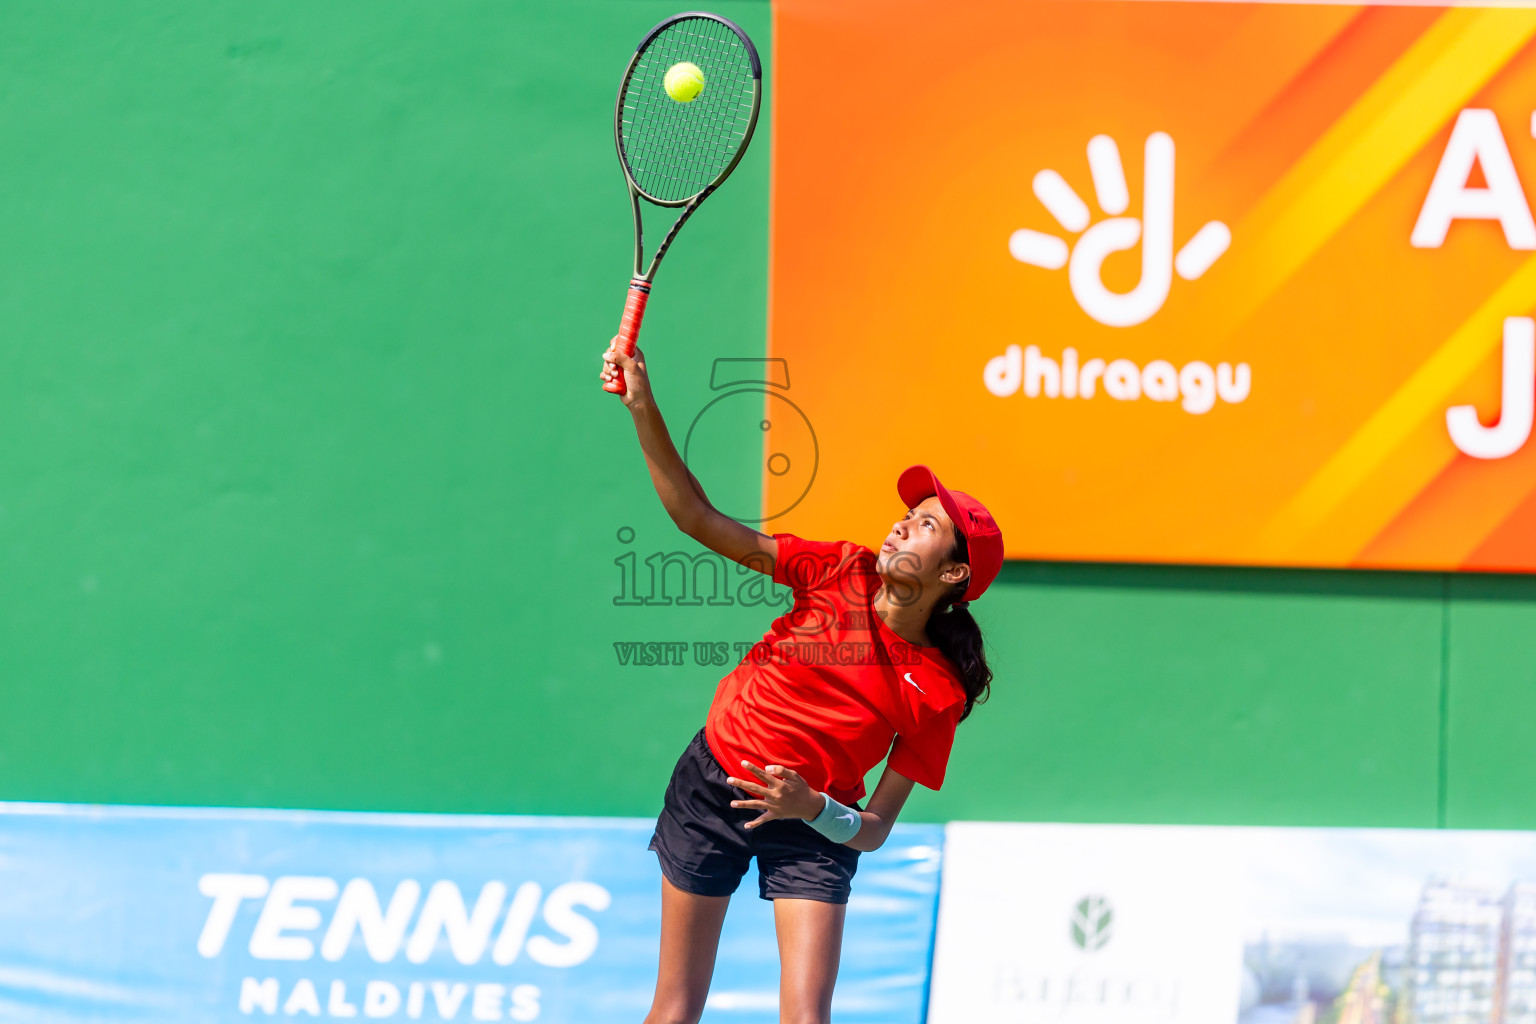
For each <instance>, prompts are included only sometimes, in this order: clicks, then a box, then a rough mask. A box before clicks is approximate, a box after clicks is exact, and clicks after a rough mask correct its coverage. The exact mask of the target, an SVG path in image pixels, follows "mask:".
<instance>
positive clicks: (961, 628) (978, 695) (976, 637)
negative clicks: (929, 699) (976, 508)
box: [928, 529, 992, 722]
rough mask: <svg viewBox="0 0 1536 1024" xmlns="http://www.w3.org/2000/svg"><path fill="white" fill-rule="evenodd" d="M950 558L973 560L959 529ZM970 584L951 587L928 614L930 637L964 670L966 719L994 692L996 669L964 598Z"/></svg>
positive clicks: (961, 682)
mask: <svg viewBox="0 0 1536 1024" xmlns="http://www.w3.org/2000/svg"><path fill="white" fill-rule="evenodd" d="M949 557H950V560H951V561H954V562H964V563H966V564H969V563H970V560H971V559H970V554H969V553H968V551H967V550H966V544H965V535H964V534H962V533H961V532H960V531H959V529H956V530H955V546H954V547H953V548H952V549H950V552H949ZM970 585H971V580H970V577H969V576H967V577H966V578H965V579H963V580H961V581H960V582H959V583H956V584H955V585H954V586H953V587H950V588H949V590H948V591H947V592H946V593H945V594H944V596H943V597H941V598H939V603H938V604H936V605H934V606H933V613H932V614H931V615H929V616H928V636H929V638H930V639H932V640H933V642H934V643H935V644H936V645H937V646H938V648H939V650H940V651H941V652H943V654H944V657H946V658H948V659H949V660H950V661H951V662H953V663H954V666H955V667H956V668H957V669H959V670H960V684H961V686H963V687H964V688H965V710H964V711H962V712H961V713H960V721H962V722H963V721H965V720H966V718H967V717H969V716H970V713H971V709H972V708H974V707H975V706H976V705H977V704H985V703H986V701H987V697H988V696H990V695H991V693H992V669H991V668H990V667H989V666H988V665H987V652H986V650H985V647H984V641H983V638H982V635H981V627H980V626H978V625H977V624H976V620H975V619H974V618H973V617H972V616H971V609H970V602H969V601H965V600H962V598H964V597H965V591H966V588H967V587H969V586H970Z"/></svg>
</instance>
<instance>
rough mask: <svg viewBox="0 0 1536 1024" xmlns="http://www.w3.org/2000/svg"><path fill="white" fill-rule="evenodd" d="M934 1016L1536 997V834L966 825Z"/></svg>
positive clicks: (1119, 1019) (1519, 1011)
mask: <svg viewBox="0 0 1536 1024" xmlns="http://www.w3.org/2000/svg"><path fill="white" fill-rule="evenodd" d="M944 856H945V866H944V887H943V888H944V893H943V899H942V902H941V907H940V915H939V933H938V940H937V945H936V947H935V954H934V964H933V1000H932V1006H931V1011H930V1014H929V1018H928V1022H929V1024H1004V1022H1006V1024H1031V1022H1037V1021H1038V1022H1045V1021H1051V1022H1055V1024H1165V1022H1166V1024H1175V1022H1176V1024H1313V1022H1329V1021H1332V1022H1335V1024H1387V1022H1400V1024H1427V1022H1431V1021H1447V1020H1458V1021H1465V1022H1468V1024H1494V1022H1498V1021H1505V1022H1508V1021H1516V1020H1527V1019H1530V1015H1531V1013H1532V1012H1533V1010H1536V833H1530V832H1453V831H1442V830H1429V829H1425V830H1417V829H1325V828H1315V829H1313V828H1291V829H1285V828H1219V827H1205V828H1194V827H1161V826H1124V825H1014V824H981V823H956V824H952V825H951V826H950V827H949V830H948V833H947V843H946V847H945V855H944Z"/></svg>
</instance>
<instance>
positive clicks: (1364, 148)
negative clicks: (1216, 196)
mask: <svg viewBox="0 0 1536 1024" xmlns="http://www.w3.org/2000/svg"><path fill="white" fill-rule="evenodd" d="M1533 34H1536V10H1525V9H1494V10H1489V9H1482V10H1477V9H1466V8H1462V9H1455V10H1450V11H1447V12H1446V13H1445V14H1443V15H1441V17H1440V18H1439V19H1437V20H1436V21H1435V23H1434V25H1432V26H1431V27H1430V28H1429V30H1428V31H1427V32H1425V33H1424V35H1423V36H1421V37H1420V38H1419V40H1418V41H1417V42H1415V43H1414V45H1413V46H1412V47H1411V48H1409V50H1408V51H1407V52H1406V53H1404V54H1403V56H1402V57H1400V58H1399V59H1398V60H1397V61H1396V62H1395V63H1394V64H1393V65H1392V67H1391V68H1389V69H1388V70H1387V71H1386V73H1385V74H1383V75H1382V76H1381V78H1380V79H1379V80H1378V81H1377V82H1376V84H1375V85H1373V86H1372V87H1371V88H1370V89H1369V90H1368V91H1367V92H1366V93H1365V94H1364V95H1363V96H1361V97H1360V99H1359V100H1358V101H1357V102H1356V103H1355V104H1354V106H1352V107H1351V108H1350V109H1349V110H1348V111H1347V112H1346V113H1345V114H1344V116H1343V117H1341V118H1339V120H1338V122H1337V123H1336V124H1335V125H1334V126H1333V127H1332V128H1331V129H1329V131H1328V132H1327V134H1325V135H1324V136H1323V137H1322V138H1321V139H1319V140H1318V141H1317V142H1316V143H1315V144H1314V145H1313V146H1312V148H1311V149H1310V150H1308V151H1307V153H1306V155H1305V156H1303V157H1302V158H1301V159H1300V160H1299V161H1297V163H1296V165H1295V166H1294V167H1293V168H1292V169H1291V171H1290V172H1289V173H1288V174H1287V175H1286V176H1285V177H1284V178H1282V179H1281V180H1280V181H1279V182H1278V183H1277V184H1276V185H1275V186H1274V187H1273V188H1272V189H1270V191H1269V192H1268V193H1267V194H1266V195H1265V196H1264V198H1263V199H1261V200H1260V201H1259V203H1258V205H1257V206H1255V207H1254V208H1253V210H1252V211H1250V212H1249V214H1248V215H1247V216H1246V217H1244V219H1243V220H1242V221H1241V222H1240V224H1239V225H1238V227H1237V228H1236V230H1234V231H1233V233H1232V236H1233V242H1232V253H1233V258H1232V265H1231V266H1229V267H1228V268H1226V270H1225V271H1224V273H1223V278H1224V280H1226V281H1227V282H1228V287H1227V288H1226V289H1224V291H1225V295H1223V296H1222V298H1221V299H1219V300H1216V302H1218V303H1219V306H1218V307H1217V308H1214V309H1212V311H1211V312H1212V314H1213V315H1214V320H1209V321H1208V323H1211V325H1212V327H1214V328H1215V332H1216V333H1218V334H1227V333H1230V332H1231V331H1232V330H1234V329H1235V328H1236V327H1237V326H1238V325H1239V324H1241V323H1242V322H1243V321H1244V320H1245V319H1247V318H1248V317H1249V316H1251V315H1253V313H1254V312H1255V311H1257V310H1258V309H1259V307H1260V306H1262V305H1263V304H1264V303H1265V302H1266V301H1267V300H1268V299H1269V298H1271V297H1272V296H1273V295H1274V293H1275V292H1276V291H1278V290H1279V288H1280V287H1281V286H1282V285H1283V284H1284V283H1285V282H1286V281H1287V280H1288V279H1289V278H1290V277H1291V275H1292V274H1294V273H1295V272H1296V271H1297V270H1298V269H1299V268H1300V267H1301V266H1302V265H1303V264H1304V263H1306V262H1307V260H1308V259H1310V258H1311V257H1312V255H1313V254H1314V253H1316V252H1317V251H1318V249H1320V248H1321V247H1322V246H1323V245H1324V244H1325V243H1326V242H1327V241H1328V239H1330V238H1331V237H1333V235H1334V234H1335V233H1336V232H1337V231H1338V230H1339V229H1340V228H1341V227H1343V226H1344V224H1345V223H1347V222H1348V221H1349V219H1350V218H1351V217H1353V216H1354V215H1355V213H1356V212H1358V211H1359V209H1360V208H1361V207H1362V206H1364V205H1365V203H1366V202H1367V201H1368V200H1369V199H1370V198H1371V197H1372V196H1374V195H1375V194H1376V193H1377V192H1378V191H1380V190H1381V188H1382V186H1383V185H1385V184H1386V183H1387V182H1388V181H1390V180H1391V178H1392V176H1393V175H1395V174H1396V173H1397V172H1398V171H1399V170H1401V169H1402V167H1403V165H1404V164H1405V163H1407V162H1408V160H1409V159H1410V158H1412V157H1413V155H1414V154H1415V153H1417V152H1418V151H1419V150H1420V149H1421V148H1422V147H1423V146H1424V144H1425V143H1426V142H1427V141H1428V140H1429V139H1430V137H1431V136H1433V135H1434V134H1435V132H1437V131H1439V130H1440V127H1441V126H1442V125H1444V124H1445V123H1446V122H1448V121H1449V120H1450V119H1451V118H1452V117H1453V116H1454V115H1455V114H1456V112H1457V111H1458V110H1460V108H1461V107H1462V106H1463V105H1464V104H1465V103H1466V102H1467V101H1468V100H1469V99H1471V98H1472V96H1474V95H1476V93H1477V91H1478V90H1479V89H1481V88H1482V87H1483V85H1484V84H1486V83H1487V81H1488V80H1489V79H1490V78H1492V77H1493V75H1494V74H1496V73H1497V72H1498V71H1499V69H1500V68H1502V67H1503V66H1504V65H1505V64H1506V63H1507V62H1508V61H1509V59H1510V58H1511V57H1513V56H1514V55H1515V53H1517V52H1518V51H1519V50H1520V48H1521V47H1522V46H1524V45H1525V43H1526V42H1527V41H1528V40H1529V39H1530V38H1531V36H1532V35H1533ZM1403 243H1404V244H1405V245H1406V244H1407V239H1406V238H1404V240H1403ZM1213 298H1214V296H1213Z"/></svg>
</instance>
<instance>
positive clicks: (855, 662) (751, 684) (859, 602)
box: [705, 533, 965, 803]
mask: <svg viewBox="0 0 1536 1024" xmlns="http://www.w3.org/2000/svg"><path fill="white" fill-rule="evenodd" d="M774 539H775V540H777V541H778V542H779V555H778V561H777V563H776V564H775V566H774V570H773V579H774V582H775V583H782V584H784V585H786V586H789V587H791V588H793V590H794V604H793V606H792V607H791V608H790V610H789V611H788V612H786V613H785V614H783V615H781V616H779V617H778V618H777V619H775V620H774V621H773V626H772V627H771V628H770V629H769V631H768V632H767V633H766V634H764V636H763V638H762V640H760V641H758V642H757V643H756V644H754V645H753V647H752V649H751V651H750V652H749V653H748V654H747V657H746V658H744V659H742V662H741V664H739V665H737V666H736V668H735V670H734V671H732V672H731V674H730V675H728V676H726V677H725V678H724V679H722V680H721V681H720V686H719V687H718V689H716V691H715V700H714V703H713V704H712V705H711V706H710V709H709V720H708V722H707V723H706V725H705V738H706V739H707V740H708V741H709V749H710V751H711V752H713V753H714V755H715V758H716V760H718V761H719V762H720V764H721V765H722V766H723V767H724V768H725V770H726V771H727V772H728V773H730V774H732V775H735V776H737V777H741V776H742V775H744V774H745V769H743V768H742V767H741V762H742V761H743V760H747V761H751V762H752V763H753V764H755V765H758V766H759V767H761V766H764V765H770V764H781V765H784V766H785V767H786V768H793V769H794V770H795V771H797V772H799V773H800V774H801V776H803V777H804V778H805V780H806V782H808V783H809V784H810V785H811V787H812V788H813V789H817V790H824V791H826V792H827V793H829V794H831V796H832V798H833V799H834V800H838V801H840V802H842V803H851V802H853V801H854V800H858V799H859V798H860V797H862V796H863V795H864V776H865V775H866V774H867V773H868V772H869V771H870V769H872V768H874V766H875V765H877V764H879V763H880V761H881V759H883V758H884V757H885V756H886V754H887V753H889V754H890V761H889V762H888V763H889V766H890V767H891V768H893V769H894V770H896V771H898V772H900V773H901V774H902V775H905V776H906V777H907V778H909V779H911V780H912V781H914V782H917V783H919V784H921V785H924V786H927V787H928V788H929V789H938V788H939V787H940V786H941V785H942V784H943V782H944V769H945V768H946V767H947V766H948V764H949V751H950V747H951V746H953V745H954V740H955V726H956V724H957V723H958V722H959V721H960V713H961V712H962V711H963V710H964V709H965V690H964V689H963V688H962V687H961V685H960V678H959V674H958V672H957V671H956V670H955V667H954V665H953V664H952V663H951V662H950V661H949V659H948V658H946V657H945V656H944V655H943V654H942V653H940V651H939V649H938V648H937V647H919V646H917V645H916V644H910V643H908V642H907V641H905V640H903V639H902V638H901V637H899V636H897V635H896V634H895V633H894V632H893V631H892V630H891V628H890V627H889V626H887V625H886V624H885V622H884V621H883V620H881V618H880V616H879V615H877V614H876V613H875V610H874V608H873V607H872V605H871V601H872V600H873V598H874V596H875V594H876V593H877V592H878V591H879V589H880V577H879V575H878V574H877V573H876V571H875V553H874V552H873V551H870V550H869V549H868V548H866V547H863V546H861V545H858V544H853V543H850V542H848V541H838V542H831V543H822V542H816V541H807V540H802V539H801V538H799V537H796V536H794V535H792V534H787V533H780V534H775V535H774Z"/></svg>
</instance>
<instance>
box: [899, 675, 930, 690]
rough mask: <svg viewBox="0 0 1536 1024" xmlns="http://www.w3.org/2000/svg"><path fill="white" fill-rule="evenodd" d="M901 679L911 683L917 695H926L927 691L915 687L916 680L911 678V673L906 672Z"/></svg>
mask: <svg viewBox="0 0 1536 1024" xmlns="http://www.w3.org/2000/svg"><path fill="white" fill-rule="evenodd" d="M902 678H903V679H905V680H906V681H907V682H909V683H911V684H912V685H913V687H914V688H916V690H917V692H918V693H927V692H928V691H927V690H925V689H923V688H922V687H921V686H918V685H917V680H915V679H913V678H912V673H911V672H908V673H907V674H906V675H905V676H903V677H902Z"/></svg>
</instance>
